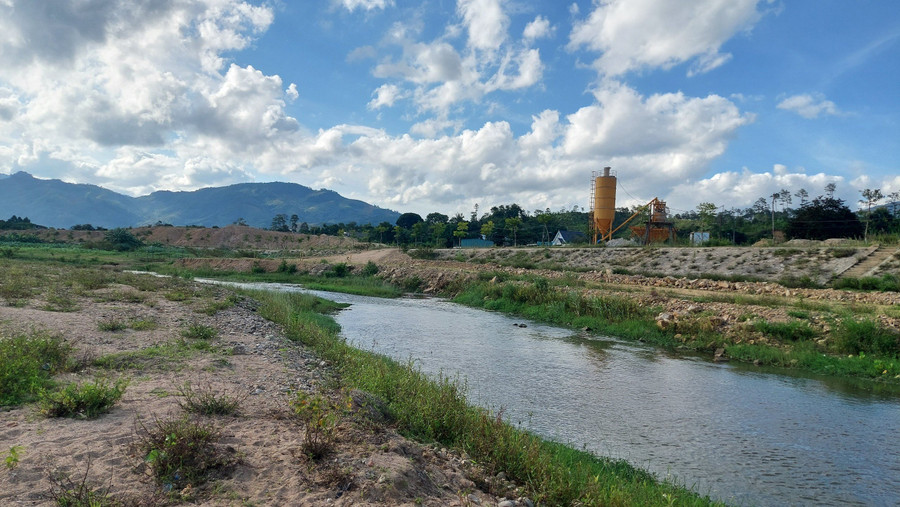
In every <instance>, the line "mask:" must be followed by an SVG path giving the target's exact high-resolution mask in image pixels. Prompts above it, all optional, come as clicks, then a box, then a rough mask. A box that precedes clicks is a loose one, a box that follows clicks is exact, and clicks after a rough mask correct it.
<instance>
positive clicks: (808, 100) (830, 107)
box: [776, 94, 841, 119]
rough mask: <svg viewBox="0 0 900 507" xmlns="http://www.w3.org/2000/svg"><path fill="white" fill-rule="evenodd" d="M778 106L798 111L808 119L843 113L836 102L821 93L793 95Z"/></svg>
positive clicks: (786, 109)
mask: <svg viewBox="0 0 900 507" xmlns="http://www.w3.org/2000/svg"><path fill="white" fill-rule="evenodd" d="M776 107H778V109H784V110H785V111H791V112H794V113H797V114H799V115H800V116H802V117H804V118H807V119H813V118H818V117H819V116H821V115H830V116H834V115H838V114H841V113H840V111H839V110H838V108H837V106H836V105H835V104H834V102H832V101H830V100H826V99H825V97H824V96H823V95H821V94H813V95H810V94H801V95H792V96H790V97H788V98H786V99H784V100H782V101H781V102H779V103H778V106H776Z"/></svg>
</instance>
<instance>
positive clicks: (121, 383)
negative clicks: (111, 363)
mask: <svg viewBox="0 0 900 507" xmlns="http://www.w3.org/2000/svg"><path fill="white" fill-rule="evenodd" d="M127 386H128V381H127V380H125V379H119V380H117V381H116V382H115V383H114V384H112V385H110V384H109V382H108V381H107V380H105V379H100V380H97V381H96V382H85V383H83V384H81V383H75V384H69V385H67V386H66V387H64V388H62V389H60V390H59V391H43V392H42V393H41V397H40V408H41V413H42V414H44V415H45V416H47V417H74V418H78V419H94V418H96V417H99V416H100V415H102V414H105V413H106V412H109V410H110V409H111V408H112V406H113V405H115V404H116V403H117V402H118V401H119V400H120V399H121V398H122V395H123V394H125V388H126V387H127Z"/></svg>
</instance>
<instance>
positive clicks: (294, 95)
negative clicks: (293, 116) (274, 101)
mask: <svg viewBox="0 0 900 507" xmlns="http://www.w3.org/2000/svg"><path fill="white" fill-rule="evenodd" d="M284 96H285V97H287V99H288V100H289V101H291V102H293V101H295V100H297V99H298V98H300V92H298V91H297V84H296V83H291V85H290V86H288V89H287V90H285V91H284Z"/></svg>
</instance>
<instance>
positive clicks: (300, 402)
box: [291, 391, 341, 460]
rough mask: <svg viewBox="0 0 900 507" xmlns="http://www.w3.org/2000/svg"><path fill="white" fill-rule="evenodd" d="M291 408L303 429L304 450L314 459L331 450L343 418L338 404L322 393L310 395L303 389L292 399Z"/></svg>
mask: <svg viewBox="0 0 900 507" xmlns="http://www.w3.org/2000/svg"><path fill="white" fill-rule="evenodd" d="M291 409H293V411H294V416H295V417H296V420H297V422H298V423H299V424H300V427H301V428H302V429H303V436H304V439H303V452H304V453H306V455H307V456H309V457H310V459H313V460H317V459H320V458H322V457H324V456H326V455H327V454H328V453H329V452H331V450H332V448H333V447H334V440H335V429H336V428H337V425H338V423H339V422H340V420H341V415H340V409H339V408H338V406H337V405H335V404H334V403H333V402H332V401H331V400H329V399H328V398H326V397H324V396H322V395H321V394H316V395H315V396H310V395H308V394H306V393H304V392H302V391H301V392H299V393H298V394H297V397H296V398H295V399H294V400H293V401H291Z"/></svg>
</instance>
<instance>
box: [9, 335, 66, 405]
mask: <svg viewBox="0 0 900 507" xmlns="http://www.w3.org/2000/svg"><path fill="white" fill-rule="evenodd" d="M71 351H72V347H71V346H70V345H69V344H68V343H66V342H65V341H63V339H62V338H60V337H59V336H55V335H49V334H44V333H35V334H32V335H17V336H11V337H7V336H2V335H0V406H14V405H20V404H22V403H27V402H29V401H33V400H34V399H36V398H37V397H38V395H39V394H40V393H41V391H42V390H43V389H45V388H48V387H50V386H52V385H53V380H52V376H53V375H54V374H55V373H58V372H60V371H64V370H65V369H66V368H67V366H68V363H69V356H70V354H71Z"/></svg>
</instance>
